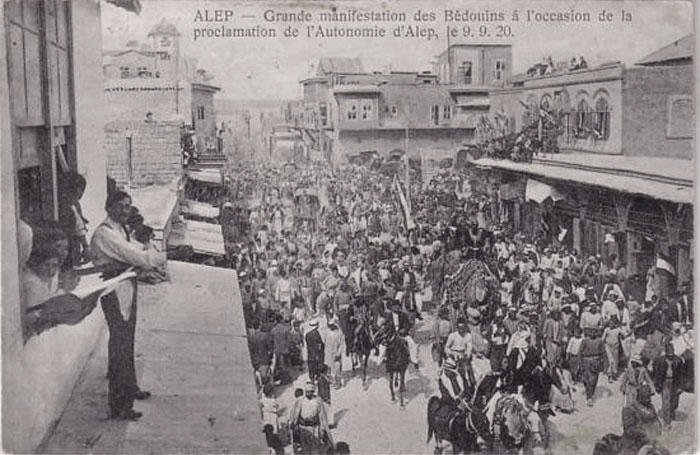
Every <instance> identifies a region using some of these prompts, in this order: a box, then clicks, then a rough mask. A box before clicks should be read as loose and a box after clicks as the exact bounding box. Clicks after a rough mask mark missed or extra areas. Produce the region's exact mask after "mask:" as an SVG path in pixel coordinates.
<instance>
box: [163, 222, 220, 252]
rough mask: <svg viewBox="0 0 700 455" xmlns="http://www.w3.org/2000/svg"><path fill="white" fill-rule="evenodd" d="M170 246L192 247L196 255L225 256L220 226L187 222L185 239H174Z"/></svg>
mask: <svg viewBox="0 0 700 455" xmlns="http://www.w3.org/2000/svg"><path fill="white" fill-rule="evenodd" d="M171 240H172V241H171V242H169V246H179V245H190V246H191V247H192V249H193V250H194V252H195V253H199V254H208V255H211V256H224V255H225V254H226V250H225V249H224V236H223V234H222V233H221V226H220V225H218V224H211V223H204V222H202V221H193V220H185V235H184V237H183V238H177V239H175V238H173V239H171Z"/></svg>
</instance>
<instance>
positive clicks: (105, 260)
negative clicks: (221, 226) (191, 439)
mask: <svg viewBox="0 0 700 455" xmlns="http://www.w3.org/2000/svg"><path fill="white" fill-rule="evenodd" d="M105 210H106V211H107V218H106V219H105V220H104V221H103V222H102V224H100V225H99V226H98V227H97V228H96V229H95V233H94V234H93V236H92V241H91V244H90V251H91V252H92V257H93V262H94V264H95V265H96V266H98V267H104V268H105V269H106V271H105V272H104V274H103V277H104V278H112V277H114V276H117V275H118V274H120V273H122V272H124V271H125V270H126V269H128V268H129V267H136V268H138V269H142V270H153V269H154V268H156V267H159V266H162V265H163V264H165V261H166V257H165V254H164V253H159V252H158V251H156V250H154V249H152V248H153V247H152V246H151V247H149V246H143V245H141V244H139V243H137V242H132V241H131V238H130V235H129V231H128V229H127V228H126V226H125V224H126V222H127V218H128V217H129V214H130V213H131V196H129V195H128V194H127V193H125V192H123V191H119V190H117V191H115V192H113V193H111V194H110V195H109V196H108V197H107V202H106V203H105ZM136 290H137V288H136V281H135V280H125V281H123V282H122V283H120V284H119V285H118V286H117V288H116V289H115V290H114V291H112V292H111V293H109V294H107V295H105V296H104V297H102V310H103V311H104V314H105V319H106V320H107V326H108V327H109V345H108V364H109V367H108V376H109V409H110V415H111V417H112V418H114V419H119V420H136V419H138V418H139V417H141V415H142V414H141V413H140V412H136V411H134V410H133V405H134V400H135V399H136V400H144V399H146V398H148V397H149V396H150V395H151V394H150V393H149V392H146V391H143V390H140V389H139V387H138V384H137V383H136V371H135V368H134V335H135V333H136V307H137V294H136Z"/></svg>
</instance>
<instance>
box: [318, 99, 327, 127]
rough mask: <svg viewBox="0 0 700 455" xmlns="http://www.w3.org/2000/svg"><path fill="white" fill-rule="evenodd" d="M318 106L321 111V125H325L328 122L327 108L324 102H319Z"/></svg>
mask: <svg viewBox="0 0 700 455" xmlns="http://www.w3.org/2000/svg"><path fill="white" fill-rule="evenodd" d="M318 108H319V111H320V113H321V125H323V126H326V125H327V124H328V109H327V108H326V105H325V104H324V103H321V104H320V105H319V107H318Z"/></svg>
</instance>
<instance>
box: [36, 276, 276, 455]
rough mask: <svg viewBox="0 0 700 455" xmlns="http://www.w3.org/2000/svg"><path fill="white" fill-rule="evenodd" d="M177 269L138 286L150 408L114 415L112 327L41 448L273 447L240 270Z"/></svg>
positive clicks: (248, 450)
mask: <svg viewBox="0 0 700 455" xmlns="http://www.w3.org/2000/svg"><path fill="white" fill-rule="evenodd" d="M169 271H170V275H171V282H169V283H162V284H158V285H155V286H146V285H143V286H140V287H139V309H138V311H139V314H138V316H139V321H138V326H137V335H136V369H137V377H138V379H139V385H140V387H141V388H142V389H143V390H148V391H150V392H151V393H152V394H153V396H152V397H151V398H150V399H148V400H146V401H141V402H138V401H137V402H136V404H135V406H134V409H135V410H137V411H140V412H143V414H144V415H143V417H142V418H141V419H140V420H138V421H136V422H118V421H114V420H110V419H108V418H107V417H108V407H107V380H106V379H105V372H106V370H107V330H106V329H105V331H104V333H103V336H102V339H101V341H100V342H99V343H98V345H97V346H96V347H95V350H94V352H93V353H92V355H91V357H90V359H89V360H88V363H87V365H86V366H85V369H84V371H83V373H82V375H81V377H80V379H79V381H78V383H77V385H76V388H75V390H74V391H73V395H72V397H71V399H70V402H69V403H68V405H67V407H66V409H65V411H64V413H63V415H62V417H61V419H60V420H59V422H58V424H57V426H56V428H55V429H54V430H53V432H52V433H51V435H50V436H49V437H48V438H47V440H46V443H45V445H44V447H43V452H45V453H139V454H161V453H163V454H172V453H212V454H213V453H245V454H256V453H267V449H266V446H265V440H264V436H263V435H262V433H261V432H260V427H261V420H260V412H259V408H258V404H257V399H256V392H255V383H254V379H253V373H252V367H251V364H250V357H249V355H248V343H247V340H246V331H245V322H244V319H243V311H242V306H241V300H240V292H239V289H238V282H237V280H236V275H235V273H234V272H233V271H231V270H226V269H219V268H214V267H207V266H202V265H196V264H188V263H181V262H172V263H170V265H169ZM97 311H101V310H100V309H97Z"/></svg>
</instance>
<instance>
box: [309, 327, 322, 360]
mask: <svg viewBox="0 0 700 455" xmlns="http://www.w3.org/2000/svg"><path fill="white" fill-rule="evenodd" d="M325 348H326V345H325V344H323V339H322V338H321V334H320V333H318V330H312V331H311V332H309V333H307V334H306V350H307V352H308V361H309V362H318V363H323V359H324V357H325Z"/></svg>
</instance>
